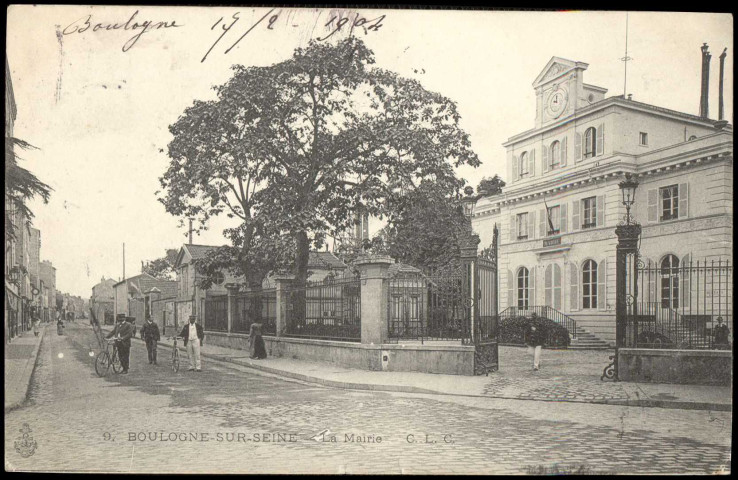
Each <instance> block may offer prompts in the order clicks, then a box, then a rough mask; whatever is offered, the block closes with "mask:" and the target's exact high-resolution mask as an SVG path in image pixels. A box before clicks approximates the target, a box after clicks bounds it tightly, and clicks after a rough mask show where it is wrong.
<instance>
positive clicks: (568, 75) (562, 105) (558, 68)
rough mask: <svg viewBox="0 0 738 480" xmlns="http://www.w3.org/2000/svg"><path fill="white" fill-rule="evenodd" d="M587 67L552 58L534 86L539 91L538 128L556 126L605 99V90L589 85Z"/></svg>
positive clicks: (537, 107)
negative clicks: (584, 108)
mask: <svg viewBox="0 0 738 480" xmlns="http://www.w3.org/2000/svg"><path fill="white" fill-rule="evenodd" d="M587 67H588V65H587V64H586V63H584V62H574V61H572V60H567V59H565V58H559V57H552V58H551V60H549V61H548V63H547V64H546V66H545V68H544V69H543V70H542V71H541V73H540V74H539V75H538V77H536V79H535V81H534V82H533V88H534V89H535V91H536V128H541V127H543V126H545V125H549V124H552V123H556V122H558V121H560V120H563V119H564V118H567V117H569V116H570V115H572V114H574V113H575V112H576V111H577V110H578V109H580V108H582V107H586V106H587V105H590V104H592V103H594V102H597V101H599V100H602V99H604V98H605V92H607V90H606V89H604V88H600V87H595V86H593V85H586V84H585V83H584V82H583V77H584V75H583V74H584V71H585V70H586V69H587Z"/></svg>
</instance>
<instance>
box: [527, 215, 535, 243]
mask: <svg viewBox="0 0 738 480" xmlns="http://www.w3.org/2000/svg"><path fill="white" fill-rule="evenodd" d="M535 234H536V212H535V210H531V211H530V212H528V238H535V236H536V235H535Z"/></svg>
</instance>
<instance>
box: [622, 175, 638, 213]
mask: <svg viewBox="0 0 738 480" xmlns="http://www.w3.org/2000/svg"><path fill="white" fill-rule="evenodd" d="M618 186H619V187H620V191H621V192H622V193H623V205H625V224H626V225H630V222H631V220H632V217H631V216H630V207H632V206H633V203H635V193H636V189H637V188H638V182H637V181H636V180H634V179H633V175H631V174H630V173H626V174H625V180H623V181H622V182H620V183H619V184H618Z"/></svg>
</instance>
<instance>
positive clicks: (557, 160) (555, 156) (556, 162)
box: [550, 140, 561, 170]
mask: <svg viewBox="0 0 738 480" xmlns="http://www.w3.org/2000/svg"><path fill="white" fill-rule="evenodd" d="M560 165H561V142H559V141H558V140H556V141H555V142H553V143H552V144H551V165H550V167H551V169H552V170H553V169H554V168H558V167H559V166H560Z"/></svg>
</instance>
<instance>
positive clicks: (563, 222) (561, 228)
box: [559, 203, 569, 233]
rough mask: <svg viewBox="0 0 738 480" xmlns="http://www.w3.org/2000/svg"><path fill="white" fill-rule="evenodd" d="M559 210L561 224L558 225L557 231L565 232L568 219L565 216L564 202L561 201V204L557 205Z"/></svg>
mask: <svg viewBox="0 0 738 480" xmlns="http://www.w3.org/2000/svg"><path fill="white" fill-rule="evenodd" d="M559 212H560V213H561V215H560V216H561V225H560V226H559V231H560V232H561V233H566V232H567V227H568V223H569V222H568V220H569V219H568V218H567V216H566V204H565V203H562V204H561V206H560V207H559Z"/></svg>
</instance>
